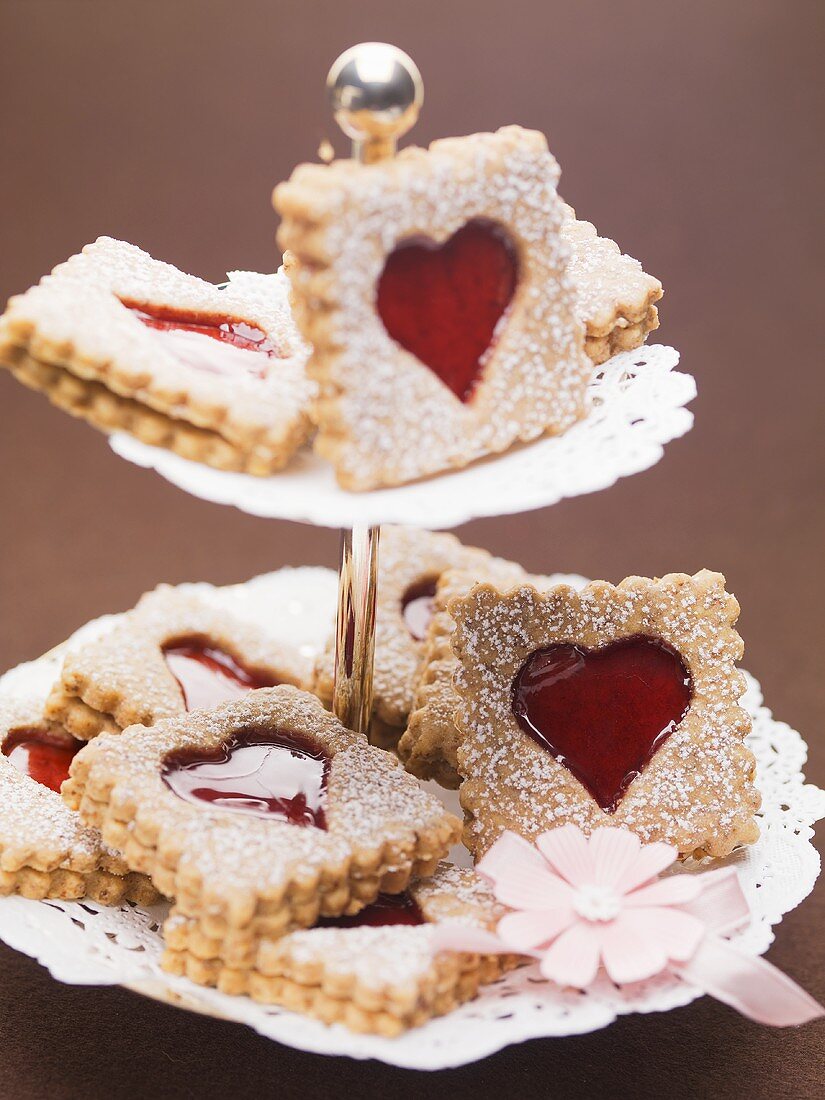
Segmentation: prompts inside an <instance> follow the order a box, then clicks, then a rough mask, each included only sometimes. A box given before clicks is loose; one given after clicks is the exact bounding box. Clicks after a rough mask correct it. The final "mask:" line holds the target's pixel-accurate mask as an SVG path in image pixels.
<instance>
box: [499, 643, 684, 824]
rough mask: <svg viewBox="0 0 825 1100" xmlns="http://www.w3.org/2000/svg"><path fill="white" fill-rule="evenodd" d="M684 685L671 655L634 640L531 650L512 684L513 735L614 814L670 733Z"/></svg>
mask: <svg viewBox="0 0 825 1100" xmlns="http://www.w3.org/2000/svg"><path fill="white" fill-rule="evenodd" d="M691 694H692V682H691V678H690V674H689V673H688V671H687V669H686V668H685V665H684V662H683V661H682V658H681V657H680V655H679V654H678V653H677V652H676V650H675V649H672V648H671V647H670V646H668V645H666V644H665V643H664V642H662V641H660V640H659V639H657V638H648V637H644V636H642V635H634V636H633V637H630V638H624V639H622V640H621V641H618V642H613V643H611V644H610V645H606V646H603V647H601V648H599V649H584V648H583V647H582V646H578V645H567V644H565V645H552V646H548V647H547V648H546V649H539V650H536V652H535V653H532V654H531V655H530V657H528V659H527V660H526V661H525V663H524V664H523V665H522V667H521V669H520V671H519V673H518V675H517V676H516V678H515V680H514V681H513V698H512V706H513V714H514V715H515V718H516V721H517V722H518V724H519V725H520V726H521V728H522V729H523V730H524V731H525V733H528V734H529V735H530V736H531V737H532V738H533V740H534V741H536V742H537V743H538V744H539V745H541V747H542V748H543V749H546V750H547V751H548V752H549V753H551V755H552V756H554V757H555V758H556V759H557V760H558V761H559V763H561V764H564V766H565V767H566V768H567V769H568V771H570V772H571V773H572V774H573V775H574V776H575V777H576V779H578V781H579V782H580V783H581V784H582V785H583V786H584V787H585V788H586V789H587V790H588V791H589V792H590V794H591V795H592V796H593V798H594V799H595V800H596V802H597V803H598V804H599V806H601V808H602V809H603V810H604V811H605V813H614V812H615V810H616V809H617V807H618V805H619V803H620V802H621V800H622V798H623V797H624V794H625V792H626V791H627V788H628V787H629V786H630V784H631V783H632V782H633V780H634V779H635V778H636V776H637V775H639V774H640V773H641V772H642V771H643V770H644V768H645V767H646V765H647V764H648V763H649V762H650V760H651V759H652V758H653V756H654V754H655V753H656V752H657V751H658V750H659V749H660V748H661V747H662V745H663V744H664V742H665V741H666V740H667V738H668V737H669V736H670V734H671V733H673V731H674V730H675V729H676V727H677V726H678V725H679V723H680V722H681V721H682V719H683V718H684V716H685V713H686V712H687V709H688V707H689V706H690V700H691Z"/></svg>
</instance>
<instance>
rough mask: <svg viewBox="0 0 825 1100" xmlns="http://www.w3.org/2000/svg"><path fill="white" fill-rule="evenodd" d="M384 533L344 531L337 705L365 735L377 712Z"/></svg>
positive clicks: (350, 726) (342, 716)
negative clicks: (380, 566)
mask: <svg viewBox="0 0 825 1100" xmlns="http://www.w3.org/2000/svg"><path fill="white" fill-rule="evenodd" d="M380 534H381V529H380V528H379V527H365V526H358V527H353V529H352V530H351V531H342V532H341V569H340V573H339V576H338V619H337V622H336V634H335V690H334V696H333V710H334V711H335V715H336V717H337V718H338V719H339V720H340V721H341V722H342V723H343V724H344V725H345V726H346V727H347V729H351V730H355V732H356V733H363V734H365V735H366V734H367V733H368V732H369V727H370V717H371V715H372V672H373V659H374V656H375V593H376V587H377V580H378V541H379V537H380Z"/></svg>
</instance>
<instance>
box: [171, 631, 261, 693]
mask: <svg viewBox="0 0 825 1100" xmlns="http://www.w3.org/2000/svg"><path fill="white" fill-rule="evenodd" d="M163 655H164V657H165V658H166V664H167V665H168V666H169V671H170V672H171V673H172V675H173V676H174V677H175V679H176V680H177V682H178V684H179V685H180V689H181V691H182V692H183V701H184V704H185V706H186V709H187V710H212V709H213V708H214V707H216V706H217V705H218V704H219V703H225V702H227V700H229V699H237V698H238V697H239V696H241V695H246V693H247V692H248V691H252V690H253V689H254V688H261V687H273V686H274V684H275V681H274V680H272V679H271V678H268V677H264V676H261V675H259V674H258V673H256V672H251V671H250V670H249V669H248V668H244V667H243V665H241V664H239V663H238V661H236V660H235V658H234V657H230V655H229V654H228V653H224V651H223V650H222V649H218V648H217V647H216V646H209V645H206V644H204V643H202V642H199V641H197V640H192V641H180V642H175V643H174V644H173V645H169V646H165V647H164V650H163Z"/></svg>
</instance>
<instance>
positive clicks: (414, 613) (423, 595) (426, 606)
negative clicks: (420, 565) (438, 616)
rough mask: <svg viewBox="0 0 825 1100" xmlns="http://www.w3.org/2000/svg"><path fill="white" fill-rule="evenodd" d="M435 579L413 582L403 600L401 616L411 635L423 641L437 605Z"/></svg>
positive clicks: (416, 639)
mask: <svg viewBox="0 0 825 1100" xmlns="http://www.w3.org/2000/svg"><path fill="white" fill-rule="evenodd" d="M435 586H436V582H435V580H423V581H419V582H418V584H412V585H410V587H409V588H408V589H407V591H406V592H405V593H404V597H403V599H402V600H401V617H402V618H403V620H404V624H405V626H406V627H407V630H408V631H409V632H410V637H411V638H413V639H414V640H415V641H416V642H423V641H424V639H425V638H426V637H427V630H428V628H429V625H430V622H431V621H432V617H433V607H434V605H435Z"/></svg>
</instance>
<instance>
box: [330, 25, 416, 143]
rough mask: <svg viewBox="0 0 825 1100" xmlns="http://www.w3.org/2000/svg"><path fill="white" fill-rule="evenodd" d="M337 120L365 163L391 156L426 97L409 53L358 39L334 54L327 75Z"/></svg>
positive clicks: (413, 123) (379, 43)
mask: <svg viewBox="0 0 825 1100" xmlns="http://www.w3.org/2000/svg"><path fill="white" fill-rule="evenodd" d="M327 91H328V92H329V98H330V103H331V104H332V110H333V113H334V115H335V121H336V122H337V123H338V125H339V126H340V127H341V129H342V130H343V131H344V133H345V134H347V135H348V136H349V137H350V138H352V140H353V143H354V150H353V151H354V155H355V156H356V157H357V158H358V159H359V160H363V161H365V162H366V163H370V162H372V161H375V160H382V159H383V158H385V157H390V156H392V155H393V153H394V152H395V147H396V143H397V141H398V139H399V138H400V137H402V136H403V135H404V134H406V133H407V131H408V130H410V129H411V128H412V127H413V126H414V125H415V123H416V120H417V119H418V112H419V111H420V110H421V104H422V103H423V102H424V84H423V82H422V80H421V73H420V72H419V71H418V68H417V66H416V64H415V62H414V61H413V60H412V58H410V57H408V56H407V55H406V54H405V53H404V51H403V50H399V49H398V48H397V47H396V46H390V45H388V44H387V43H386V42H362V43H360V45H358V46H352V47H351V48H350V49H349V50H345V51H344V53H342V54H341V56H340V57H339V58H338V60H337V61H336V62H335V64H334V65H333V66H332V68H331V69H330V70H329V75H328V76H327Z"/></svg>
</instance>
